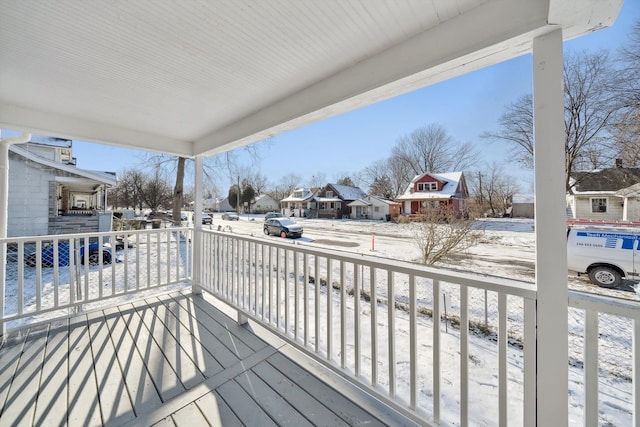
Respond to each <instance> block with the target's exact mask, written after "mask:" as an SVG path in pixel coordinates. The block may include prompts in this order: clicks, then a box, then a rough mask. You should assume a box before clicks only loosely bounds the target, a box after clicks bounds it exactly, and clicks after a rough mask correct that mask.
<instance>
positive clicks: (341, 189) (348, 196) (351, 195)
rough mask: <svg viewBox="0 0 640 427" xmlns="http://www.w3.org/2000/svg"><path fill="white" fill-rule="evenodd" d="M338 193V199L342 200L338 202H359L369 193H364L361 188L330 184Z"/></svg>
mask: <svg viewBox="0 0 640 427" xmlns="http://www.w3.org/2000/svg"><path fill="white" fill-rule="evenodd" d="M329 185H331V187H333V189H334V190H335V191H336V193H337V195H338V197H339V198H340V199H339V200H338V201H339V202H341V201H342V200H357V199H361V198H363V197H366V196H367V193H365V192H364V191H362V190H361V189H360V187H351V186H349V185H338V184H329Z"/></svg>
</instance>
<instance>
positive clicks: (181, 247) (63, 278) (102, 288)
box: [0, 228, 192, 327]
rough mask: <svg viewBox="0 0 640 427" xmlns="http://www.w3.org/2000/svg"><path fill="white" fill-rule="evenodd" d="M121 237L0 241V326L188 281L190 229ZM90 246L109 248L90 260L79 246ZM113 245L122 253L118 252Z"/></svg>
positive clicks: (113, 234) (116, 234) (70, 236)
mask: <svg viewBox="0 0 640 427" xmlns="http://www.w3.org/2000/svg"><path fill="white" fill-rule="evenodd" d="M124 233H126V234H123V232H121V231H120V232H109V233H93V234H68V235H55V236H42V237H20V238H6V239H0V251H2V250H6V251H7V263H6V264H5V265H4V266H0V268H2V267H4V269H5V276H6V279H5V283H3V284H2V285H3V286H4V289H3V290H4V292H3V295H4V297H5V299H4V304H2V307H0V310H2V312H1V314H2V316H1V317H0V324H4V325H3V326H6V325H7V324H9V326H10V327H19V326H20V325H21V324H22V323H23V322H22V321H26V320H27V319H29V318H31V320H30V322H32V321H34V320H35V321H37V320H39V319H45V318H50V317H52V316H63V315H66V314H68V313H69V309H73V311H80V310H82V309H83V308H87V305H88V304H92V303H98V302H101V301H105V300H108V299H112V298H118V297H122V296H127V295H129V294H134V293H137V292H141V291H147V290H150V289H155V288H163V287H166V286H168V285H171V284H176V283H180V282H185V281H189V280H190V279H191V257H192V253H191V250H192V247H191V243H190V242H191V236H192V229H189V228H167V229H154V230H139V231H126V232H124ZM119 239H120V240H119ZM95 242H103V243H106V244H108V245H100V244H96V245H94V246H93V247H94V248H95V249H96V250H97V251H98V253H97V257H96V256H94V257H92V258H93V259H90V257H91V255H90V251H89V250H84V249H81V248H83V247H84V248H89V247H90V245H91V243H95ZM118 243H119V244H120V247H122V246H123V247H124V248H126V250H117V249H116V246H117V244H118ZM108 246H110V252H111V256H109V249H107V247H108ZM81 251H82V256H80V253H81ZM0 277H1V276H0ZM47 313H49V314H48V315H47Z"/></svg>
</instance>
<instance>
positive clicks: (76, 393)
mask: <svg viewBox="0 0 640 427" xmlns="http://www.w3.org/2000/svg"><path fill="white" fill-rule="evenodd" d="M67 381H68V387H69V403H68V405H69V411H68V415H67V420H68V423H69V425H70V426H86V425H101V424H102V416H101V415H100V408H99V400H98V398H97V396H98V386H97V384H96V377H95V375H94V373H93V355H92V354H91V339H90V337H89V327H88V324H87V316H86V315H81V316H77V317H73V318H71V319H70V322H69V376H68V379H67ZM3 416H4V414H3Z"/></svg>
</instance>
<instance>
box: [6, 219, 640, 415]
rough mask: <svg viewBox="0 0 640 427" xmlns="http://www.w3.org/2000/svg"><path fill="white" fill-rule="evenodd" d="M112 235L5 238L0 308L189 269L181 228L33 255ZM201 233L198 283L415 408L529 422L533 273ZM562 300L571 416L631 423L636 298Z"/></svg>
mask: <svg viewBox="0 0 640 427" xmlns="http://www.w3.org/2000/svg"><path fill="white" fill-rule="evenodd" d="M121 235H122V233H121V232H118V233H98V234H82V235H78V234H76V235H64V236H63V235H60V236H46V237H42V238H34V237H23V238H8V239H0V250H3V248H5V249H6V250H7V263H6V264H4V265H0V269H2V268H4V275H5V276H6V280H5V282H4V283H3V286H4V292H3V295H4V296H5V300H4V304H2V310H3V311H2V316H1V318H0V321H1V322H2V323H5V324H6V323H9V322H10V324H11V326H20V324H21V322H23V321H25V322H26V321H27V320H29V321H33V320H35V321H38V320H39V319H41V318H45V317H46V318H52V317H56V316H59V317H63V316H66V315H68V314H69V312H70V311H72V312H75V311H77V310H80V309H84V308H88V307H90V306H91V305H92V304H94V303H95V304H97V303H104V302H105V301H106V300H109V299H113V298H120V297H128V296H130V295H131V294H136V293H138V292H142V291H147V290H150V291H155V290H158V291H159V290H161V289H164V288H166V286H168V285H171V284H177V283H183V282H186V281H189V280H190V279H191V262H192V246H191V242H192V241H193V240H192V237H193V231H192V230H191V229H187V228H170V229H154V230H142V231H129V232H127V237H126V238H125V241H124V242H123V243H124V247H125V249H124V250H119V251H114V253H115V255H116V256H115V258H114V259H115V260H116V262H113V263H111V264H105V263H98V264H96V265H91V264H90V263H89V262H87V261H89V260H88V254H85V263H84V265H83V264H82V263H81V264H78V262H77V261H78V258H77V257H76V256H72V257H68V258H67V260H68V262H67V263H64V262H62V263H61V262H59V260H60V257H61V254H60V253H58V254H56V253H55V250H53V251H52V253H53V254H54V255H53V259H52V260H51V262H43V259H42V254H43V253H45V252H44V248H45V247H46V246H47V245H52V247H53V248H56V247H58V243H60V242H68V243H69V247H70V248H73V249H72V250H71V252H72V253H77V249H78V248H79V247H81V246H87V245H89V243H90V242H92V241H95V240H98V239H102V241H107V242H110V243H111V244H112V246H113V247H115V244H116V237H117V236H121ZM200 237H201V238H200V239H197V240H196V241H198V242H199V246H198V247H197V248H193V250H194V251H199V252H200V256H199V257H195V258H194V259H199V260H200V261H199V263H198V265H195V266H194V269H195V271H198V272H199V274H198V276H197V277H198V279H197V281H195V282H194V287H195V288H196V289H202V290H206V291H207V292H209V293H211V294H213V295H215V296H216V297H217V298H219V299H221V300H223V301H225V302H227V303H228V304H231V305H232V306H234V307H235V308H236V309H237V310H238V312H239V313H240V314H241V316H246V317H250V318H252V319H254V320H255V321H257V322H259V323H260V324H262V325H264V326H265V327H267V328H268V329H270V330H271V331H272V332H273V333H275V334H277V335H279V336H280V337H282V338H283V339H285V340H287V341H288V342H290V343H291V344H292V345H294V346H296V347H297V348H299V349H301V350H302V351H303V352H305V353H306V354H308V355H310V356H311V357H313V358H314V359H316V360H318V361H320V362H322V363H323V364H324V365H326V366H328V367H330V368H331V369H333V370H334V371H335V372H337V373H339V374H340V375H342V376H344V377H345V378H347V379H349V380H350V381H352V382H354V383H355V384H357V385H359V386H360V387H362V388H364V389H366V390H367V391H369V392H370V393H371V394H373V395H375V396H377V397H378V398H380V399H381V400H384V401H386V402H387V403H388V404H389V405H391V406H392V407H393V408H395V409H396V410H398V411H400V412H402V413H404V414H406V415H408V416H410V417H411V418H413V419H414V420H416V421H417V422H419V423H423V424H440V425H450V424H460V425H466V424H467V423H469V424H481V423H486V424H501V425H505V424H509V425H521V424H524V425H535V421H536V420H535V404H536V403H535V402H536V393H544V392H545V391H544V390H536V389H535V387H536V381H535V376H536V335H535V334H536V331H535V325H536V322H535V304H536V300H535V298H536V292H535V290H534V288H533V285H532V284H530V283H522V282H516V281H511V280H505V279H501V278H495V277H479V276H475V275H470V274H465V273H457V272H451V271H443V270H438V269H432V268H427V267H423V266H420V265H415V264H410V263H405V262H398V261H393V260H384V259H380V258H374V257H369V256H362V255H358V254H352V253H346V252H339V251H332V250H321V249H317V248H314V247H313V246H311V245H303V244H297V243H296V242H295V241H291V240H285V239H277V238H253V237H248V236H238V235H234V234H231V233H224V232H214V231H204V230H203V231H202V234H201V235H200ZM129 246H130V247H129ZM58 252H59V251H58ZM34 256H35V258H34ZM63 256H64V255H63ZM56 257H57V259H58V262H54V261H55V259H56ZM27 259H29V264H32V265H33V261H34V260H35V266H33V267H31V266H29V265H27V263H26V262H25V261H26V260H27ZM98 259H103V258H102V257H100V256H99V257H98ZM45 264H47V265H49V264H50V265H51V266H50V267H47V266H46V265H45ZM61 264H62V265H61ZM65 264H68V265H65ZM0 273H2V271H0ZM194 280H195V279H194ZM356 295H359V297H357V298H356V297H355V296H356ZM372 301H375V302H376V303H375V304H372V303H371V302H372ZM569 306H570V309H569V316H570V319H571V320H570V322H569V325H570V330H569V355H570V358H569V367H568V369H569V373H570V375H569V390H570V396H569V402H570V404H569V408H568V410H567V414H568V417H569V420H570V424H584V425H598V424H602V423H606V422H607V421H608V420H606V419H603V413H604V414H606V413H607V411H606V409H607V408H611V407H615V408H617V411H618V413H619V414H622V415H620V416H619V417H618V418H616V419H614V420H613V421H609V422H611V423H612V424H613V425H616V424H624V425H638V420H637V410H636V408H637V407H638V403H639V402H638V398H639V396H640V378H639V375H640V374H639V372H640V361H639V360H640V358H639V357H638V350H639V349H638V347H639V344H638V339H637V337H638V327H639V326H638V325H639V324H640V322H639V320H640V310H639V309H640V303H638V302H635V301H628V300H618V299H614V298H607V297H602V296H597V295H585V294H582V293H576V292H570V293H569ZM241 316H239V317H241ZM28 318H30V319H28ZM434 319H439V321H434ZM538 351H544V349H538ZM604 376H607V378H609V379H610V378H612V377H613V378H615V379H618V380H619V382H612V381H610V380H609V381H606V382H604V381H602V379H603V377H604ZM614 388H615V390H614ZM478 396H482V397H481V398H478Z"/></svg>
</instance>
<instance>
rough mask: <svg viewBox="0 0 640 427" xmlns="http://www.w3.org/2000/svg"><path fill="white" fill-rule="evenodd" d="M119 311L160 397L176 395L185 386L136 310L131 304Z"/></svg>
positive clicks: (164, 398)
mask: <svg viewBox="0 0 640 427" xmlns="http://www.w3.org/2000/svg"><path fill="white" fill-rule="evenodd" d="M120 312H121V313H122V315H123V318H124V319H125V322H126V324H127V328H128V330H129V332H130V333H131V335H132V337H133V341H134V342H135V345H136V347H137V348H138V351H139V353H140V355H141V356H142V360H143V361H144V363H145V365H146V367H147V372H149V375H150V376H151V378H152V379H153V383H154V384H155V387H156V389H157V390H158V392H159V393H160V397H161V399H162V400H163V401H167V400H169V399H171V398H172V397H175V396H178V395H179V394H180V393H182V392H183V391H184V390H185V388H184V386H183V385H182V382H181V381H180V380H179V379H178V375H177V374H176V373H175V371H174V370H173V368H172V367H171V365H170V364H169V363H168V362H167V360H166V359H165V356H164V354H163V352H162V348H160V347H159V346H158V345H157V343H156V342H155V341H154V340H153V338H152V337H151V335H150V334H149V330H148V329H147V327H146V326H145V324H144V323H143V322H142V319H140V316H139V315H138V313H137V312H136V310H135V309H134V308H133V306H131V305H127V306H125V307H124V310H123V309H122V308H121V310H120Z"/></svg>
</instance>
